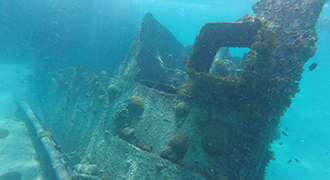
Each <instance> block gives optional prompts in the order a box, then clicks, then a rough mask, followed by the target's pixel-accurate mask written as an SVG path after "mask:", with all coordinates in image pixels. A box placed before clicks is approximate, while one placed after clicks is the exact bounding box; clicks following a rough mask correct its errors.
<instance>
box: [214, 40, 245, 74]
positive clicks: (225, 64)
mask: <svg viewBox="0 0 330 180" xmlns="http://www.w3.org/2000/svg"><path fill="white" fill-rule="evenodd" d="M249 51H250V48H240V47H220V48H219V49H218V50H217V53H216V54H215V56H214V58H213V62H212V64H211V67H210V69H209V73H210V74H213V75H216V76H221V77H240V76H242V72H243V70H244V68H245V67H246V62H245V61H246V60H248V58H249V56H248V52H249Z"/></svg>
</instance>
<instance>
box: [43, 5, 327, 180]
mask: <svg viewBox="0 0 330 180" xmlns="http://www.w3.org/2000/svg"><path fill="white" fill-rule="evenodd" d="M324 3H325V1H320V0H319V1H317V0H290V1H284V0H281V1H277V0H276V1H275V0H262V1H258V2H257V3H256V4H255V5H254V6H253V10H254V12H255V14H256V16H252V15H246V16H244V17H242V18H241V19H238V20H237V21H236V22H232V23H207V24H205V25H204V26H203V27H202V29H201V30H200V34H199V35H198V36H197V38H196V40H195V43H194V45H193V48H192V50H189V48H187V47H184V46H183V45H182V44H181V43H180V42H179V41H178V40H177V39H176V38H175V37H174V36H173V35H172V34H171V33H170V32H169V31H168V30H167V29H166V27H164V26H163V25H162V24H160V22H158V21H157V20H156V19H155V18H154V17H153V16H152V15H151V14H150V13H147V14H146V15H145V17H144V19H143V22H142V23H141V26H140V28H139V30H138V32H137V35H136V38H135V40H134V42H133V44H132V46H131V49H130V51H129V53H128V55H127V57H126V59H125V60H124V62H123V63H122V65H121V67H120V68H119V70H118V73H117V74H116V76H115V77H114V78H109V77H107V76H105V75H104V74H97V73H94V72H91V71H89V70H88V69H87V68H86V67H77V68H76V67H67V68H63V69H61V70H59V71H58V73H57V77H56V79H57V82H56V83H54V84H52V86H50V87H49V88H50V91H49V94H48V95H47V98H45V99H46V100H47V101H46V102H44V106H43V107H44V109H43V117H44V119H48V121H42V122H41V123H42V124H43V125H44V126H45V127H46V128H47V130H48V131H50V132H52V134H53V139H54V140H55V141H56V142H58V146H62V151H63V152H66V153H65V154H66V157H67V158H68V159H67V162H70V163H71V164H70V163H69V164H66V165H67V166H71V167H72V168H71V170H72V172H71V171H70V170H69V172H71V174H70V175H71V176H72V177H89V178H94V179H124V178H126V179H245V180H251V179H264V177H265V168H266V166H267V164H268V163H269V161H270V160H271V159H272V158H273V156H274V153H273V152H272V151H271V150H270V144H271V143H272V141H273V140H274V136H275V135H276V130H277V128H278V125H279V122H280V117H281V116H282V115H283V114H284V112H285V110H286V109H287V108H288V107H289V106H290V104H291V99H292V98H293V97H294V96H295V94H296V93H297V92H298V91H299V81H300V80H301V75H302V72H303V68H302V67H303V65H304V64H305V63H306V62H307V61H308V59H309V58H311V57H312V56H313V55H314V54H315V51H316V46H315V42H316V41H317V33H316V30H315V28H314V26H315V24H316V21H317V19H318V16H319V14H320V12H321V10H322V7H323V5H324ZM228 47H248V48H250V51H249V52H248V54H247V55H246V57H244V58H238V59H239V60H240V62H242V60H243V61H244V60H245V61H244V63H243V64H245V66H244V67H240V68H235V67H239V66H234V64H235V62H234V61H235V57H232V56H231V55H230V53H229V50H228ZM189 54H190V55H189ZM236 59H237V58H236ZM182 60H183V61H182ZM216 60H218V62H220V63H219V64H216V65H220V66H223V67H226V68H225V70H226V71H228V72H229V71H230V72H233V73H232V75H230V76H221V75H219V74H222V73H210V72H211V71H210V69H211V68H212V67H213V65H214V64H215V62H216ZM184 63H185V64H184ZM228 65H232V66H230V68H228V67H229V66H228ZM215 69H216V68H215ZM216 71H221V68H219V69H216ZM37 114H38V113H37Z"/></svg>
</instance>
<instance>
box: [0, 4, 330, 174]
mask: <svg viewBox="0 0 330 180" xmlns="http://www.w3.org/2000/svg"><path fill="white" fill-rule="evenodd" d="M254 3H255V1H252V0H239V1H211V0H208V1H197V0H195V1H188V0H187V1H179V0H176V1H175V0H168V1H165V0H163V1H162V0H132V1H129V0H108V1H106V0H99V1H81V0H80V1H78V0H67V1H64V0H55V1H51V0H49V1H44V0H42V1H41V0H36V1H25V0H17V1H1V2H0V12H1V13H0V23H1V24H2V25H1V26H0V62H1V68H0V71H1V73H0V74H1V75H0V82H1V84H0V88H1V92H0V100H1V101H2V102H7V103H9V104H10V106H9V105H8V106H7V104H4V103H2V104H1V105H0V108H1V110H0V115H1V117H4V116H9V115H10V114H12V112H11V108H8V107H11V106H12V104H11V101H10V100H9V99H11V97H15V98H25V99H26V98H27V97H29V98H31V99H33V98H35V99H34V102H36V104H35V105H37V103H38V102H40V101H42V97H39V95H40V94H42V93H43V91H42V89H43V86H44V84H43V83H44V82H49V81H51V78H52V77H51V74H52V73H53V70H54V69H56V67H58V66H59V65H61V64H68V65H74V66H84V65H87V66H88V67H89V68H90V69H91V70H93V71H95V72H101V71H102V70H106V71H107V72H108V73H109V75H112V74H113V73H114V71H115V70H116V69H117V68H118V67H119V65H120V63H121V62H122V61H123V60H124V58H125V56H126V54H127V52H128V50H129V48H130V45H131V43H132V42H133V40H134V36H135V33H136V32H137V29H138V26H139V24H140V23H141V20H142V18H143V15H144V14H145V13H146V12H151V13H153V15H154V17H155V18H156V19H157V20H158V21H160V22H161V23H162V24H163V25H165V26H166V27H167V28H168V29H169V30H170V31H171V32H172V33H173V34H174V35H175V36H176V37H177V39H178V40H179V41H180V42H182V43H183V44H184V45H189V44H193V42H194V39H195V37H196V35H197V34H198V32H199V30H200V28H201V27H202V25H203V24H204V23H206V22H216V21H235V20H236V19H238V18H240V17H242V16H244V15H245V14H246V13H251V14H252V9H251V6H252V5H253V4H254ZM325 10H327V11H324V12H323V16H329V17H330V13H329V9H328V8H327V9H325ZM319 37H320V39H319V41H318V42H317V46H318V51H317V53H316V55H315V57H313V58H312V59H311V60H310V61H309V62H308V63H306V65H305V69H308V66H309V65H310V64H312V63H313V62H315V61H317V62H318V63H319V65H318V67H317V68H316V69H315V70H314V71H312V72H309V71H305V72H304V74H303V79H302V81H301V84H300V88H301V91H300V92H299V93H298V94H297V95H296V97H295V98H294V99H293V103H292V105H291V107H290V108H289V109H288V111H287V112H286V113H285V116H284V117H283V118H282V121H281V124H280V125H281V130H282V131H286V129H287V134H288V135H289V137H285V136H282V137H281V139H280V140H278V141H275V142H274V144H273V146H272V147H273V149H274V150H275V151H276V160H275V161H272V162H271V164H270V167H269V168H268V169H267V173H268V175H267V179H269V180H279V179H283V180H292V179H306V180H312V179H315V180H323V179H324V180H326V179H329V178H328V177H330V162H329V161H330V155H327V153H328V152H330V143H329V141H330V112H329V110H330V102H329V101H330V93H329V88H330V73H329V72H330V54H329V47H330V34H329V32H327V31H322V32H321V33H319ZM238 51H240V50H238ZM33 66H42V67H44V70H43V71H40V72H33V70H32V69H33ZM14 81H16V82H14ZM27 84H30V86H31V84H33V87H34V89H31V88H30V89H29V86H28V85H27ZM279 142H283V145H279V144H278V143H279ZM295 159H298V160H299V162H296V161H295ZM289 160H293V161H292V163H287V162H288V161H289Z"/></svg>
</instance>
